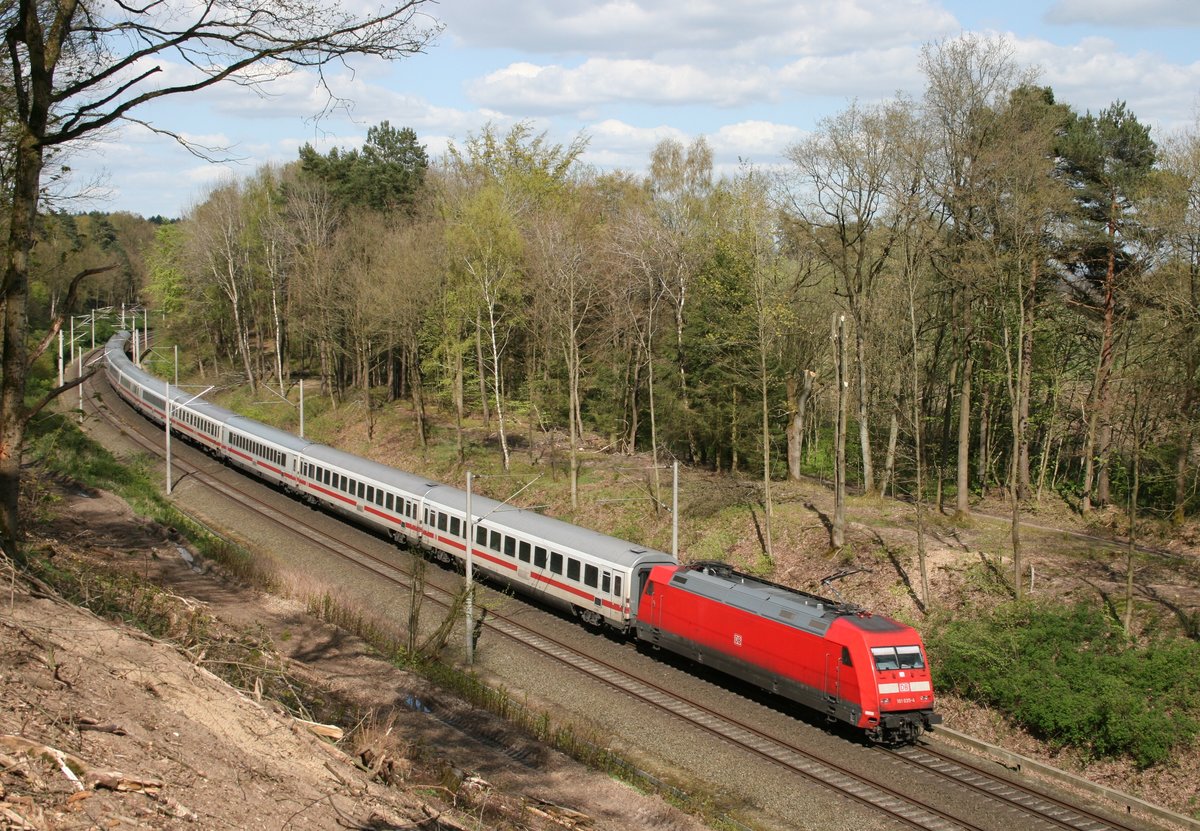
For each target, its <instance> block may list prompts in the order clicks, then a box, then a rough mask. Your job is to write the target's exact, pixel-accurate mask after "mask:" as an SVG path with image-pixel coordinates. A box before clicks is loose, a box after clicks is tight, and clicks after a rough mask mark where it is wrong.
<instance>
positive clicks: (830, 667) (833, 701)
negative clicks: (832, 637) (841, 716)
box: [825, 644, 842, 716]
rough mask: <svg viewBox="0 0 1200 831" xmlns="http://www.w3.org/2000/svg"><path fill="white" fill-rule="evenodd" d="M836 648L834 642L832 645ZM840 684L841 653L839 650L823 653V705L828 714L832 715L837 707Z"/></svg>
mask: <svg viewBox="0 0 1200 831" xmlns="http://www.w3.org/2000/svg"><path fill="white" fill-rule="evenodd" d="M833 646H834V648H837V646H836V644H834V645H833ZM841 686H842V655H841V651H838V652H832V651H826V653H825V707H826V709H827V710H828V711H829V715H831V716H832V715H833V714H834V711H835V710H836V709H837V702H838V699H839V698H840V697H841Z"/></svg>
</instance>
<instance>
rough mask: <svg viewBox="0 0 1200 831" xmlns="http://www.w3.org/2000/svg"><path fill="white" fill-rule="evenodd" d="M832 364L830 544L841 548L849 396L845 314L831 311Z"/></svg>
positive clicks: (843, 524)
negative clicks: (834, 398)
mask: <svg viewBox="0 0 1200 831" xmlns="http://www.w3.org/2000/svg"><path fill="white" fill-rule="evenodd" d="M832 340H833V367H834V384H835V386H836V387H837V417H836V422H835V424H836V426H835V428H834V448H835V449H834V462H833V522H832V523H831V526H832V527H831V539H830V545H831V546H832V547H833V550H834V551H841V550H842V548H843V547H844V546H845V544H846V425H847V422H848V419H847V410H848V409H849V401H850V396H849V395H847V393H846V387H847V383H848V382H847V381H846V316H845V315H842V314H838V313H837V312H834V314H833V334H832Z"/></svg>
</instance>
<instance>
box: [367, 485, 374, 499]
mask: <svg viewBox="0 0 1200 831" xmlns="http://www.w3.org/2000/svg"><path fill="white" fill-rule="evenodd" d="M367 501H368V502H374V501H375V486H374V485H367Z"/></svg>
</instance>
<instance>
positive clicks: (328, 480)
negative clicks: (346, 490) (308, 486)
mask: <svg viewBox="0 0 1200 831" xmlns="http://www.w3.org/2000/svg"><path fill="white" fill-rule="evenodd" d="M322 473H324V474H325V476H324V478H323V479H322V481H324V482H325V484H326V485H329V486H330V487H333V481H332V480H333V473H332V472H331V471H330V470H329V468H325V469H324V470H322Z"/></svg>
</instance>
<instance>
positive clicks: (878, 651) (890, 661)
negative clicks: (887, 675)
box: [871, 645, 925, 672]
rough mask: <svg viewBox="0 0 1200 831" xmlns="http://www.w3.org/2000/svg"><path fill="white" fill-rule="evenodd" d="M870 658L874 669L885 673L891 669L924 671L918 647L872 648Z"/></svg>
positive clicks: (923, 661) (922, 659) (923, 662)
mask: <svg viewBox="0 0 1200 831" xmlns="http://www.w3.org/2000/svg"><path fill="white" fill-rule="evenodd" d="M871 657H872V658H874V660H875V669H877V670H878V671H880V672H885V671H888V670H893V669H924V668H925V660H924V658H922V657H921V647H919V646H915V645H914V646H894V647H893V646H873V647H871Z"/></svg>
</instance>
